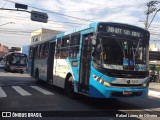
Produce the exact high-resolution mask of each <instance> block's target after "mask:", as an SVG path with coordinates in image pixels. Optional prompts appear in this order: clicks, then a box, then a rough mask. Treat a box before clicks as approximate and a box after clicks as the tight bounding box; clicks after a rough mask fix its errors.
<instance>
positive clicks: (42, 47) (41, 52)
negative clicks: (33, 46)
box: [40, 44, 44, 58]
mask: <svg viewBox="0 0 160 120" xmlns="http://www.w3.org/2000/svg"><path fill="white" fill-rule="evenodd" d="M43 49H44V44H41V49H40V58H43Z"/></svg>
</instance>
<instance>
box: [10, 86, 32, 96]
mask: <svg viewBox="0 0 160 120" xmlns="http://www.w3.org/2000/svg"><path fill="white" fill-rule="evenodd" d="M12 88H13V89H14V90H15V91H17V92H18V93H19V94H21V95H22V96H28V95H31V94H30V93H29V92H27V91H26V90H24V89H23V88H21V87H20V86H12Z"/></svg>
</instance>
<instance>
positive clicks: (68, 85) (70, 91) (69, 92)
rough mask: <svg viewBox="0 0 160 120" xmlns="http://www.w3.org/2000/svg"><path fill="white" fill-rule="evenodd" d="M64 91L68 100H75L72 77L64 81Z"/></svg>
mask: <svg viewBox="0 0 160 120" xmlns="http://www.w3.org/2000/svg"><path fill="white" fill-rule="evenodd" d="M65 91H66V93H67V95H68V96H69V97H70V98H76V93H75V92H74V80H73V77H72V76H70V77H69V79H68V80H67V81H66V88H65Z"/></svg>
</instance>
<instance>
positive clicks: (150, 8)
mask: <svg viewBox="0 0 160 120" xmlns="http://www.w3.org/2000/svg"><path fill="white" fill-rule="evenodd" d="M158 3H159V2H158V1H150V2H149V3H147V4H146V5H147V7H148V8H147V11H146V12H145V14H146V22H145V29H146V30H148V28H149V26H150V24H151V22H152V21H151V22H150V24H148V23H149V14H151V13H153V12H154V11H157V8H155V5H156V4H158Z"/></svg>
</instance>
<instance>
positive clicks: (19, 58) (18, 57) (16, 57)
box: [11, 54, 27, 65]
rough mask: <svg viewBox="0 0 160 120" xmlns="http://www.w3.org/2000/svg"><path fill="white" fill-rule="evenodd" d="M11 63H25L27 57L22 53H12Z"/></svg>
mask: <svg viewBox="0 0 160 120" xmlns="http://www.w3.org/2000/svg"><path fill="white" fill-rule="evenodd" d="M11 63H12V64H20V65H26V63H27V58H26V56H25V55H23V54H13V55H12V56H11Z"/></svg>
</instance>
